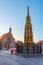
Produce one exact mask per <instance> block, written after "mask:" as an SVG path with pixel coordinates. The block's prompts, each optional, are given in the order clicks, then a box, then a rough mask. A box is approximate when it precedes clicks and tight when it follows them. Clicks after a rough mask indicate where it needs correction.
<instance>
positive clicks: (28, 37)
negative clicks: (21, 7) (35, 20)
mask: <svg viewBox="0 0 43 65" xmlns="http://www.w3.org/2000/svg"><path fill="white" fill-rule="evenodd" d="M24 44H25V45H30V46H31V45H33V32H32V24H31V18H30V15H29V6H28V7H27V16H26V24H25V29H24Z"/></svg>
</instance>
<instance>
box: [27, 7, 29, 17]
mask: <svg viewBox="0 0 43 65" xmlns="http://www.w3.org/2000/svg"><path fill="white" fill-rule="evenodd" d="M27 16H29V6H27Z"/></svg>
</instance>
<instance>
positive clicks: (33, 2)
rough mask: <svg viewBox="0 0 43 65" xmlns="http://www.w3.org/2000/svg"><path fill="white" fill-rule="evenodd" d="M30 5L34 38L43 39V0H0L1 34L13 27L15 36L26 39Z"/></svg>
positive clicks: (36, 40) (35, 40) (17, 38)
mask: <svg viewBox="0 0 43 65" xmlns="http://www.w3.org/2000/svg"><path fill="white" fill-rule="evenodd" d="M28 5H29V13H30V17H31V23H32V29H33V40H34V42H38V41H39V40H43V0H0V36H1V35H2V34H4V33H6V32H8V31H9V28H10V27H11V28H12V34H13V36H14V38H15V39H16V40H21V41H24V28H25V27H24V26H25V22H26V16H27V6H28Z"/></svg>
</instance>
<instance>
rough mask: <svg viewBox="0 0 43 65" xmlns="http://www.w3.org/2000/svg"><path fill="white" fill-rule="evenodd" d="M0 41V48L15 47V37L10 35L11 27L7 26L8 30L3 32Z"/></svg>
mask: <svg viewBox="0 0 43 65" xmlns="http://www.w3.org/2000/svg"><path fill="white" fill-rule="evenodd" d="M0 42H1V46H2V49H9V48H13V47H15V39H14V37H13V35H12V32H11V28H9V32H7V33H4V34H3V35H2V36H1V37H0Z"/></svg>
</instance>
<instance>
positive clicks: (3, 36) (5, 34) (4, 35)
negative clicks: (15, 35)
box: [0, 32, 9, 40]
mask: <svg viewBox="0 0 43 65" xmlns="http://www.w3.org/2000/svg"><path fill="white" fill-rule="evenodd" d="M8 34H9V32H8V33H4V34H3V35H2V36H1V37H0V40H3V39H4V38H5V37H6V36H7V35H8Z"/></svg>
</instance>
